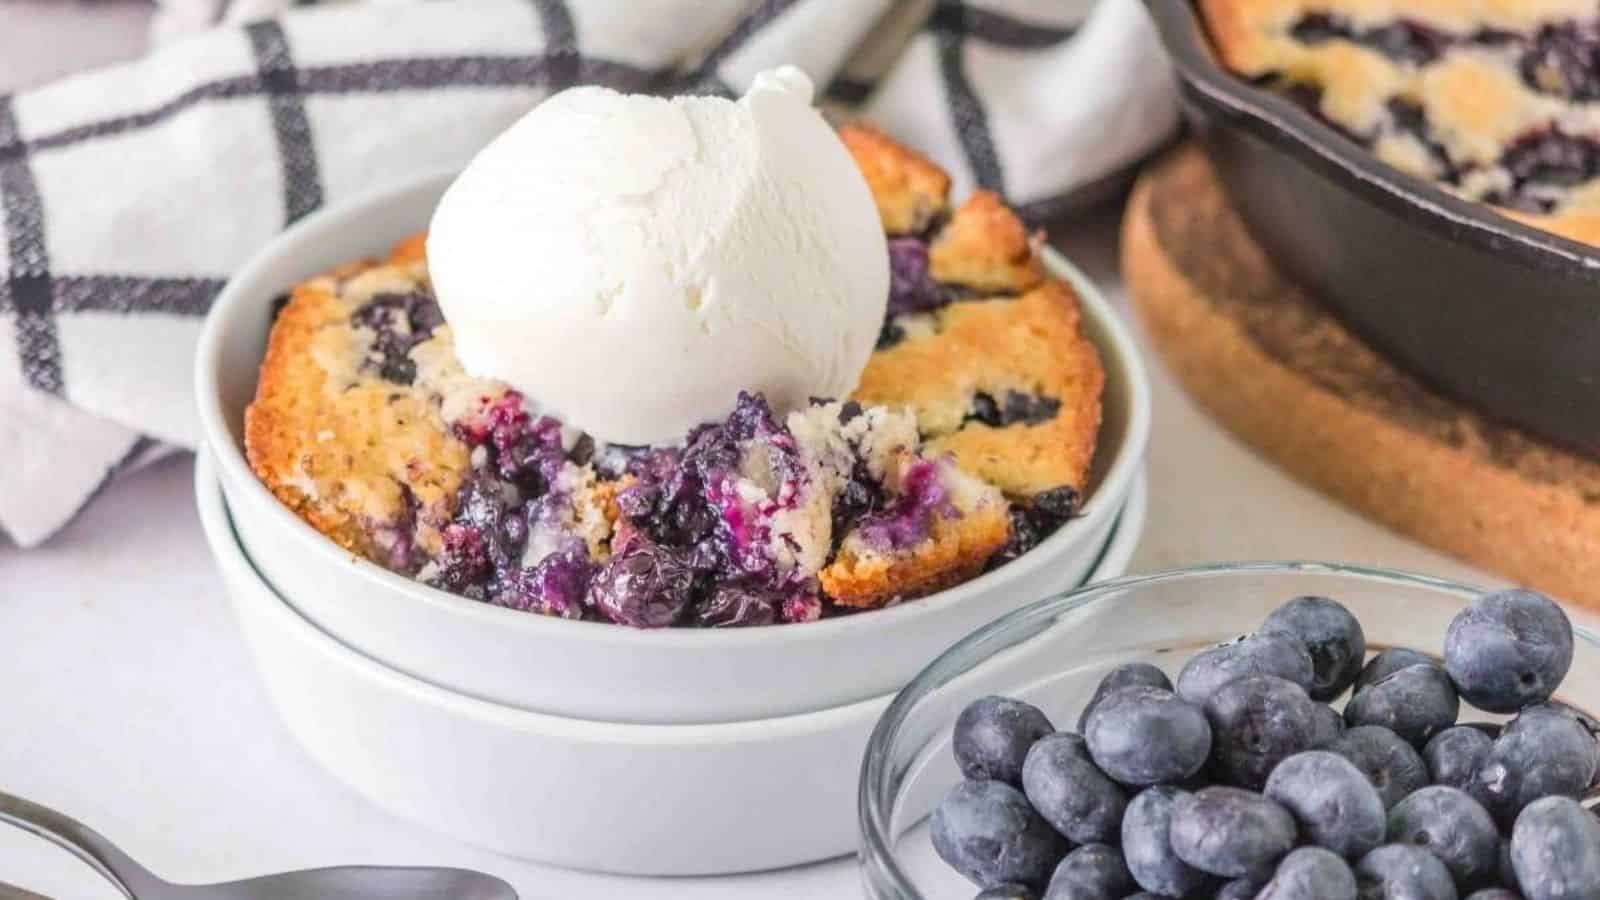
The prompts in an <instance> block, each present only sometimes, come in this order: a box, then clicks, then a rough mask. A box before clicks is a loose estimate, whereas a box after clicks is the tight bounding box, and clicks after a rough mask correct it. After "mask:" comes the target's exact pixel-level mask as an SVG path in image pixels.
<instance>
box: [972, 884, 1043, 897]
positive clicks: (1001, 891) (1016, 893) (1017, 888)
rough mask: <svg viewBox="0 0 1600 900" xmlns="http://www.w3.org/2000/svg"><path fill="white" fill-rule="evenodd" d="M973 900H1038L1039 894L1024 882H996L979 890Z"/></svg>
mask: <svg viewBox="0 0 1600 900" xmlns="http://www.w3.org/2000/svg"><path fill="white" fill-rule="evenodd" d="M973 900H1039V895H1038V893H1037V892H1035V891H1034V890H1033V889H1032V888H1030V887H1028V886H1027V885H1025V884H997V885H995V886H994V887H992V888H985V889H984V890H981V891H979V892H978V896H976V897H974V898H973Z"/></svg>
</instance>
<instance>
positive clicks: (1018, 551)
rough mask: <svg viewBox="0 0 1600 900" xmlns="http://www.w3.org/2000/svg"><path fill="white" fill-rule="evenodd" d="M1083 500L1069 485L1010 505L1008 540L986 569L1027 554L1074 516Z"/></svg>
mask: <svg viewBox="0 0 1600 900" xmlns="http://www.w3.org/2000/svg"><path fill="white" fill-rule="evenodd" d="M1082 502H1083V498H1082V497H1081V496H1079V494H1078V492H1077V490H1076V489H1075V488H1073V487H1072V486H1071V485H1062V486H1061V487H1058V488H1051V489H1050V490H1048V491H1040V492H1039V493H1037V494H1035V495H1034V496H1033V497H1032V498H1031V499H1030V500H1028V501H1027V502H1024V503H1013V504H1012V505H1011V511H1010V515H1011V538H1010V540H1009V541H1008V542H1007V543H1006V546H1005V547H1004V548H1002V549H1001V551H1000V552H999V553H996V554H995V556H994V558H993V559H991V560H989V568H991V569H993V568H995V567H996V566H999V565H1003V564H1005V563H1008V562H1010V561H1011V560H1013V559H1016V558H1017V557H1019V556H1021V555H1022V554H1024V553H1027V552H1028V551H1029V550H1032V549H1033V548H1034V547H1037V546H1039V542H1040V541H1043V540H1044V539H1045V538H1047V537H1049V536H1050V535H1052V534H1054V533H1055V531H1056V529H1058V528H1060V527H1061V526H1062V525H1065V524H1066V523H1067V522H1068V521H1070V520H1071V519H1072V518H1073V517H1074V516H1076V515H1077V514H1078V507H1079V506H1080V505H1081V504H1082Z"/></svg>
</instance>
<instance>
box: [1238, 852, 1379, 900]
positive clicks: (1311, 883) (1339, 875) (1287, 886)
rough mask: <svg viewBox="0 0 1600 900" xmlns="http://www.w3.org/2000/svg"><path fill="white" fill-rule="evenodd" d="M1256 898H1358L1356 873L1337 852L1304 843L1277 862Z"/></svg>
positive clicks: (1337, 899) (1342, 899)
mask: <svg viewBox="0 0 1600 900" xmlns="http://www.w3.org/2000/svg"><path fill="white" fill-rule="evenodd" d="M1256 900H1356V876H1355V873H1354V872H1351V871H1350V866H1349V864H1348V863H1346V862H1345V861H1344V859H1343V858H1342V857H1340V856H1339V855H1338V854H1336V853H1330V852H1328V851H1327V850H1324V849H1322V848H1321V847H1301V848H1300V849H1298V850H1295V851H1293V852H1292V853H1290V854H1289V855H1288V856H1285V857H1284V858H1283V862H1281V863H1278V871H1277V872H1275V873H1273V876H1272V880H1271V881H1269V882H1267V886H1266V887H1264V888H1262V889H1261V892H1260V893H1258V894H1256Z"/></svg>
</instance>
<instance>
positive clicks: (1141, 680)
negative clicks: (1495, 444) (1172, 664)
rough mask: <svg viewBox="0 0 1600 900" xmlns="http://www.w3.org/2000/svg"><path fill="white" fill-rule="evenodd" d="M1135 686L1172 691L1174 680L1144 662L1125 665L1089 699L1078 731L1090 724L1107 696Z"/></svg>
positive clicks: (1111, 674) (1101, 681) (1111, 675)
mask: <svg viewBox="0 0 1600 900" xmlns="http://www.w3.org/2000/svg"><path fill="white" fill-rule="evenodd" d="M1135 685H1144V686H1146V687H1158V688H1161V689H1162V690H1164V691H1170V690H1172V680H1171V679H1169V678H1167V673H1165V672H1163V671H1161V670H1160V669H1158V668H1156V667H1155V666H1152V665H1150V664H1149V663H1142V662H1134V663H1124V664H1122V665H1120V666H1117V667H1116V668H1115V669H1112V670H1111V671H1110V672H1107V673H1106V677H1104V678H1102V679H1100V685H1099V686H1098V687H1096V688H1095V689H1094V696H1093V697H1090V698H1089V704H1088V705H1087V706H1085V707H1084V708H1083V712H1082V713H1080V714H1079V715H1078V730H1079V731H1083V730H1084V726H1085V725H1087V724H1088V723H1089V714H1090V713H1092V712H1094V708H1095V707H1096V706H1098V705H1099V703H1100V701H1101V700H1103V699H1105V696H1106V695H1107V694H1109V693H1111V692H1112V691H1119V690H1121V689H1123V688H1125V687H1133V686H1135Z"/></svg>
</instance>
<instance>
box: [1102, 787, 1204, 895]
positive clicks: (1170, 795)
mask: <svg viewBox="0 0 1600 900" xmlns="http://www.w3.org/2000/svg"><path fill="white" fill-rule="evenodd" d="M1182 793H1183V791H1180V790H1178V789H1177V788H1174V787H1166V786H1164V785H1157V786H1156V787H1151V788H1145V789H1144V791H1143V792H1142V793H1140V794H1139V796H1137V797H1134V798H1133V800H1131V801H1129V803H1128V811H1127V813H1126V814H1125V815H1124V816H1123V817H1122V855H1123V857H1124V858H1125V861H1126V863H1127V865H1128V871H1129V872H1131V873H1133V880H1134V881H1137V882H1138V883H1139V886H1140V887H1142V888H1144V889H1145V890H1147V891H1150V892H1151V893H1154V894H1160V895H1162V896H1165V897H1186V896H1188V895H1190V894H1192V893H1194V892H1195V891H1198V890H1199V889H1200V888H1201V887H1203V886H1205V884H1206V883H1207V882H1208V881H1209V878H1208V876H1207V875H1206V873H1204V872H1202V871H1200V870H1199V869H1196V868H1193V867H1192V866H1190V865H1189V864H1188V863H1186V862H1184V861H1183V860H1181V859H1179V858H1178V854H1176V853H1174V852H1173V850H1172V841H1171V839H1170V837H1169V834H1168V832H1169V829H1170V828H1171V827H1172V805H1173V803H1174V802H1175V801H1176V800H1177V798H1178V797H1179V796H1180V795H1181V794H1182Z"/></svg>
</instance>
